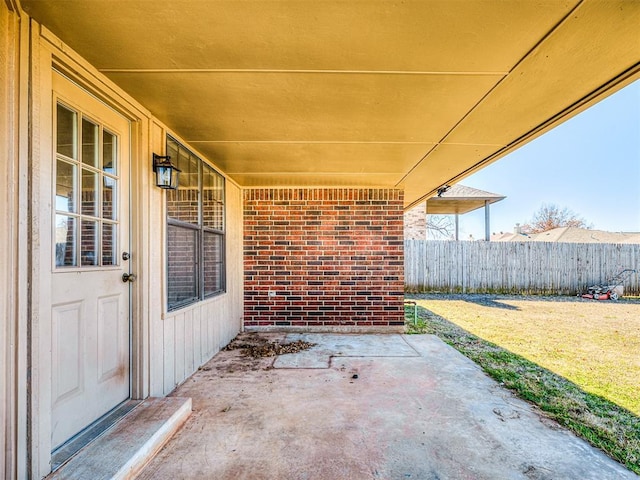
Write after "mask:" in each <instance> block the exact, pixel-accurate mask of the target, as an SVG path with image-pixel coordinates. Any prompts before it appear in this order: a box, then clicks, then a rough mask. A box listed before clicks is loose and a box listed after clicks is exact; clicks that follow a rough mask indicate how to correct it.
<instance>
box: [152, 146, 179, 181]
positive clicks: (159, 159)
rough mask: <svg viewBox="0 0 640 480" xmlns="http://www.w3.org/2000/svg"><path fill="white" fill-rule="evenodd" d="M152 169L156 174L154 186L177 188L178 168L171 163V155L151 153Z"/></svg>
mask: <svg viewBox="0 0 640 480" xmlns="http://www.w3.org/2000/svg"><path fill="white" fill-rule="evenodd" d="M153 171H154V172H155V174H156V186H157V187H160V188H164V189H168V190H177V189H178V176H179V175H180V172H181V171H182V170H180V169H179V168H178V167H176V166H175V165H174V164H173V163H171V157H170V156H168V155H166V156H161V155H156V154H155V153H154V154H153Z"/></svg>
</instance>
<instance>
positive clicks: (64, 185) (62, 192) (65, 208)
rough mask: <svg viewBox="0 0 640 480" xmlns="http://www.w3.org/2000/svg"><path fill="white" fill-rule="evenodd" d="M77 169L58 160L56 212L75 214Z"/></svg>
mask: <svg viewBox="0 0 640 480" xmlns="http://www.w3.org/2000/svg"><path fill="white" fill-rule="evenodd" d="M75 194H76V167H75V165H71V164H70V163H67V162H65V161H63V160H58V162H57V167H56V210H59V211H61V212H75V211H76V206H75Z"/></svg>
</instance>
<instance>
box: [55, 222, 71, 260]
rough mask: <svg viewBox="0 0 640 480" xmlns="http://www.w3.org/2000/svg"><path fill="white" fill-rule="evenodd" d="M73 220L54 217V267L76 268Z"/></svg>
mask: <svg viewBox="0 0 640 480" xmlns="http://www.w3.org/2000/svg"><path fill="white" fill-rule="evenodd" d="M75 225H76V223H75V218H74V217H69V216H67V215H56V267H70V266H71V267H73V266H76V228H75Z"/></svg>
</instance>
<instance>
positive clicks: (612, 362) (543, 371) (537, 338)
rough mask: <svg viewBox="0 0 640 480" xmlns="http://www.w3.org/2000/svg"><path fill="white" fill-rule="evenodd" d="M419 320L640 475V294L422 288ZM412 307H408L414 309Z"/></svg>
mask: <svg viewBox="0 0 640 480" xmlns="http://www.w3.org/2000/svg"><path fill="white" fill-rule="evenodd" d="M407 298H411V299H413V300H416V301H417V303H418V305H419V306H420V307H421V308H419V309H418V311H419V319H418V325H417V327H414V326H413V325H412V324H413V315H412V312H411V313H408V314H407V324H408V329H409V330H414V331H426V332H427V333H435V334H436V335H438V336H439V337H440V338H442V339H443V340H444V341H446V342H447V343H449V344H451V345H453V346H454V347H455V348H457V349H458V350H460V351H461V352H462V353H464V354H465V355H467V356H469V357H470V358H472V359H473V360H474V361H476V362H477V363H479V364H480V365H481V366H482V367H483V369H484V370H485V371H487V373H489V374H490V375H491V376H493V377H494V378H496V379H497V380H499V381H500V382H502V383H504V384H505V386H507V387H509V388H512V389H513V390H515V391H516V392H517V393H518V394H519V395H520V396H522V397H523V398H525V399H527V400H529V401H531V402H533V403H536V404H537V405H539V406H540V407H541V409H543V410H544V411H546V412H547V413H548V414H549V415H550V416H551V417H553V418H555V419H557V420H558V421H560V422H561V423H563V424H564V425H566V426H568V427H569V428H571V429H572V430H574V431H575V432H576V433H578V434H579V435H581V436H582V437H584V438H586V439H587V440H589V441H590V442H591V443H593V444H594V445H596V446H598V447H600V448H602V449H603V450H605V451H606V452H607V453H609V454H610V455H611V456H612V457H614V458H616V459H618V460H619V461H621V462H622V463H624V464H626V465H627V466H628V467H629V468H630V469H632V470H633V471H635V472H636V473H640V418H639V417H638V415H639V414H640V388H639V385H640V302H637V301H635V302H628V301H627V302H625V301H621V302H609V301H607V302H597V301H587V300H578V299H573V298H557V299H553V298H540V297H537V298H530V297H527V298H525V297H516V296H508V297H507V296H482V295H415V296H410V297H407ZM409 311H410V309H408V310H407V312H409Z"/></svg>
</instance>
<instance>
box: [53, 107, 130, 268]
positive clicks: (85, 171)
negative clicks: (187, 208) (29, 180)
mask: <svg viewBox="0 0 640 480" xmlns="http://www.w3.org/2000/svg"><path fill="white" fill-rule="evenodd" d="M56 114H57V117H56V120H55V125H56V127H57V130H56V131H57V144H56V152H57V155H56V157H57V158H56V178H55V182H56V183H55V199H54V200H55V209H56V224H55V227H54V228H55V238H56V247H55V265H56V266H58V267H62V266H75V267H78V266H91V267H93V266H100V265H104V266H114V265H118V250H117V249H118V248H119V245H118V236H117V235H118V233H119V232H120V227H119V223H118V208H117V207H118V197H117V194H118V193H119V191H118V181H119V176H118V171H117V168H118V161H119V159H118V148H117V146H118V141H119V140H118V136H117V135H115V134H113V133H111V132H109V131H106V130H104V127H103V125H101V124H100V123H99V122H95V121H92V120H89V119H88V118H84V116H83V113H82V112H76V111H73V110H71V109H69V108H67V107H65V106H63V105H61V104H58V105H57V108H56ZM80 119H81V120H80ZM78 122H80V125H81V128H78ZM78 205H79V206H78Z"/></svg>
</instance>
